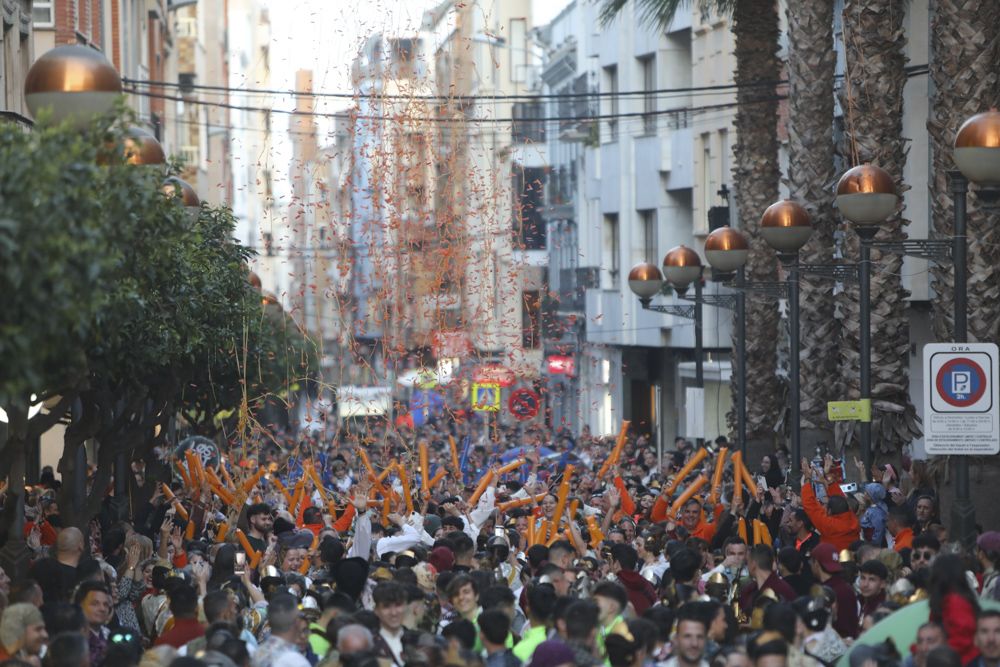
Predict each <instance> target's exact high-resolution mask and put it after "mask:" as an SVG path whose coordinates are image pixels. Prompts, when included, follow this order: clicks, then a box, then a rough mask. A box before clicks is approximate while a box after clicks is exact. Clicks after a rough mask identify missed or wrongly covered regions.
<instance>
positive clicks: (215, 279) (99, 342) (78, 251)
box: [0, 114, 317, 523]
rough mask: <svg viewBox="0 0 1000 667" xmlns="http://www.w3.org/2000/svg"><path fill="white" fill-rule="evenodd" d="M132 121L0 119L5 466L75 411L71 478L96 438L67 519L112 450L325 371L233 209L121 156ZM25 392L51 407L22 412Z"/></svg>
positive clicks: (67, 465)
mask: <svg viewBox="0 0 1000 667" xmlns="http://www.w3.org/2000/svg"><path fill="white" fill-rule="evenodd" d="M126 120H127V116H126V115H124V114H123V115H122V116H121V117H118V118H113V119H104V121H103V122H100V123H96V124H95V128H106V127H109V126H110V127H112V128H116V129H112V130H110V131H107V130H98V129H95V130H94V131H92V132H90V133H79V132H76V131H74V130H71V129H69V128H66V127H51V126H46V125H45V124H44V123H43V124H40V125H39V126H38V127H36V128H35V129H34V131H32V132H30V133H26V132H24V131H23V130H21V129H19V128H17V127H15V126H13V125H3V124H0V291H2V293H3V294H4V295H5V296H4V308H2V309H0V359H3V360H4V361H3V364H4V367H3V370H2V371H0V405H3V406H4V407H6V408H7V410H8V413H9V415H10V417H11V419H10V422H11V423H10V429H9V433H8V437H7V439H6V441H5V442H2V443H0V476H2V475H4V474H6V473H7V471H8V469H10V466H11V463H10V460H9V459H10V457H8V456H4V455H3V454H6V453H7V452H11V451H12V452H14V453H15V454H19V453H21V452H22V450H23V445H24V443H25V442H26V441H27V440H28V439H30V438H34V437H37V435H39V434H40V433H42V432H44V431H45V430H47V429H48V428H49V427H50V426H51V425H52V424H53V423H54V422H55V421H57V420H59V419H64V420H69V421H71V422H72V423H70V424H69V427H68V429H67V433H66V438H65V443H64V455H63V459H62V461H61V463H60V470H61V471H62V473H63V475H64V482H68V481H69V479H67V478H72V477H73V476H75V475H76V474H78V473H80V472H82V471H78V470H76V459H77V457H76V453H77V452H78V451H79V448H80V447H81V446H82V443H83V442H84V441H85V440H87V439H91V438H93V439H96V440H97V442H98V444H99V447H98V452H99V454H98V456H99V462H98V463H99V465H98V474H97V477H96V478H95V479H94V480H93V483H92V485H91V487H92V492H91V495H90V498H89V499H88V500H87V502H85V503H84V506H80V505H79V504H76V505H74V504H73V503H71V502H68V501H70V500H71V499H69V498H66V499H64V503H66V504H64V505H63V507H66V508H67V509H68V512H67V511H66V510H64V513H68V514H70V515H71V516H69V517H66V518H67V519H69V522H71V523H78V522H79V520H82V518H83V517H86V516H89V515H90V514H92V513H93V512H94V511H95V509H96V505H99V503H100V501H101V499H102V498H103V496H104V491H105V489H106V488H107V484H108V482H109V480H110V476H111V473H112V470H113V468H114V465H113V463H114V461H115V458H116V457H118V456H120V455H122V454H130V453H135V454H141V453H143V452H145V451H148V448H149V447H151V446H152V445H153V444H154V440H153V433H154V430H155V427H156V426H160V427H161V429H160V431H161V434H163V433H165V432H166V429H165V428H162V427H164V426H165V425H166V423H167V421H168V420H169V419H170V418H171V417H172V416H173V415H174V414H176V413H177V412H181V413H182V414H184V415H185V416H187V417H188V418H189V421H191V422H192V423H193V424H195V425H196V426H197V427H198V429H199V431H200V432H202V433H206V434H208V435H213V434H214V432H213V428H214V427H215V426H216V425H217V423H218V422H217V420H216V419H215V417H216V415H217V414H218V413H219V412H221V411H227V410H228V411H233V410H237V409H238V408H241V407H244V406H252V405H253V402H254V401H255V400H257V399H259V398H261V397H263V396H265V395H267V394H271V393H277V394H279V395H283V394H284V393H286V392H287V390H288V388H289V386H291V385H293V384H294V383H296V382H298V381H300V380H301V379H303V378H306V377H308V376H309V375H310V372H314V371H315V369H316V368H317V364H316V355H315V353H314V352H313V349H314V348H313V346H312V344H311V343H310V342H309V341H308V339H307V338H306V336H304V335H303V333H302V332H300V331H299V330H298V329H297V328H296V326H295V324H294V322H292V321H291V320H290V319H289V318H287V317H286V316H285V315H284V313H283V312H281V310H280V308H276V307H264V305H263V302H262V299H261V296H260V293H259V292H257V291H256V290H255V289H253V288H252V287H251V286H250V285H249V283H248V282H247V267H246V261H247V259H248V258H249V256H250V254H251V252H250V251H249V250H248V249H247V248H244V247H242V246H240V245H239V244H238V243H236V242H234V241H233V239H232V233H233V228H234V226H235V219H234V217H233V215H232V212H231V211H230V210H229V209H227V208H212V207H208V206H202V207H201V208H200V210H197V211H191V210H188V209H185V207H184V206H183V205H182V203H181V201H180V199H179V198H178V197H175V196H171V194H169V193H165V192H164V191H163V189H162V183H163V179H164V177H165V176H166V173H165V170H164V169H163V168H161V167H154V166H135V165H130V164H128V163H126V162H125V160H124V159H123V157H122V156H123V153H124V149H123V140H124V136H125V134H124V131H123V129H122V128H124V127H125V125H126V123H125V121H126ZM32 395H37V396H38V398H39V400H41V399H51V400H50V402H49V405H50V406H51V407H52V410H51V412H50V413H48V414H47V413H45V412H43V413H40V414H38V415H36V416H34V417H33V418H32V419H30V420H29V419H28V405H29V403H30V397H31V396H32ZM53 397H58V398H53ZM70 405H74V406H75V410H74V411H73V416H72V419H70V418H69V415H68V412H69V408H70ZM161 437H162V435H161ZM19 469H23V468H19ZM72 487H73V484H72V483H64V489H66V490H67V493H69V492H70V491H71V490H72ZM12 488H14V489H15V490H16V489H17V488H18V485H16V484H14V483H13V480H12ZM73 515H76V516H73Z"/></svg>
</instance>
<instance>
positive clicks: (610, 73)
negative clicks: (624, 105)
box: [604, 65, 618, 141]
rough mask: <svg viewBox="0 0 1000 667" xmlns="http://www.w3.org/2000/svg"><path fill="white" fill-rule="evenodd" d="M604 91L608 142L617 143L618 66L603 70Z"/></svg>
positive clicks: (610, 66)
mask: <svg viewBox="0 0 1000 667" xmlns="http://www.w3.org/2000/svg"><path fill="white" fill-rule="evenodd" d="M604 83H605V91H604V92H606V93H608V97H607V98H606V99H607V100H608V104H607V115H608V116H609V118H608V126H607V127H608V141H618V119H617V118H616V116H617V115H618V66H617V65H609V66H607V67H605V68H604Z"/></svg>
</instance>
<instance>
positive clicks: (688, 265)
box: [663, 245, 702, 290]
mask: <svg viewBox="0 0 1000 667" xmlns="http://www.w3.org/2000/svg"><path fill="white" fill-rule="evenodd" d="M701 268H702V264H701V257H698V253H696V252H695V251H694V250H691V248H688V247H687V246H685V245H679V246H677V247H676V248H672V249H671V250H670V251H669V252H667V254H666V255H664V256H663V273H664V275H665V276H666V277H667V280H668V281H670V284H671V285H673V286H674V287H675V288H677V289H678V290H685V289H687V286H688V285H690V284H691V283H693V282H694V281H695V280H698V279H699V278H700V277H701Z"/></svg>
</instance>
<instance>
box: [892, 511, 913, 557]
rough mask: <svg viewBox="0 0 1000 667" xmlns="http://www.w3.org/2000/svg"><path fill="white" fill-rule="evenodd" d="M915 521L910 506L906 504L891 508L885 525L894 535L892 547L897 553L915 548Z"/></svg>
mask: <svg viewBox="0 0 1000 667" xmlns="http://www.w3.org/2000/svg"><path fill="white" fill-rule="evenodd" d="M913 521H914V516H913V514H911V513H910V508H908V507H906V506H905V505H902V506H896V507H892V508H891V509H890V510H889V518H888V520H887V521H886V523H885V527H886V530H888V531H889V534H890V535H892V539H893V543H892V549H893V551H895V552H896V553H900V552H902V551H903V549H912V548H913Z"/></svg>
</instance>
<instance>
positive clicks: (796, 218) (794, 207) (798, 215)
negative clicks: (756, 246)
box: [760, 199, 813, 255]
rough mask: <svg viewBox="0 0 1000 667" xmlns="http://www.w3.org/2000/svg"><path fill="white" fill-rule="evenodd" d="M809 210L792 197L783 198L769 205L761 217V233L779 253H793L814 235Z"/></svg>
mask: <svg viewBox="0 0 1000 667" xmlns="http://www.w3.org/2000/svg"><path fill="white" fill-rule="evenodd" d="M812 232H813V228H812V220H811V218H810V216H809V211H807V210H806V209H805V207H803V206H802V205H801V204H799V203H797V202H794V201H792V200H791V199H783V200H781V201H779V202H775V203H774V204H771V205H770V206H768V207H767V210H766V211H764V215H763V216H761V219H760V235H761V236H763V237H764V240H765V241H766V242H767V244H768V245H769V246H771V247H772V248H774V249H775V250H777V251H778V252H779V253H782V254H788V255H793V254H795V253H797V252H798V251H799V250H800V249H801V248H802V246H804V245H805V244H806V243H807V242H808V241H809V237H810V236H812Z"/></svg>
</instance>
